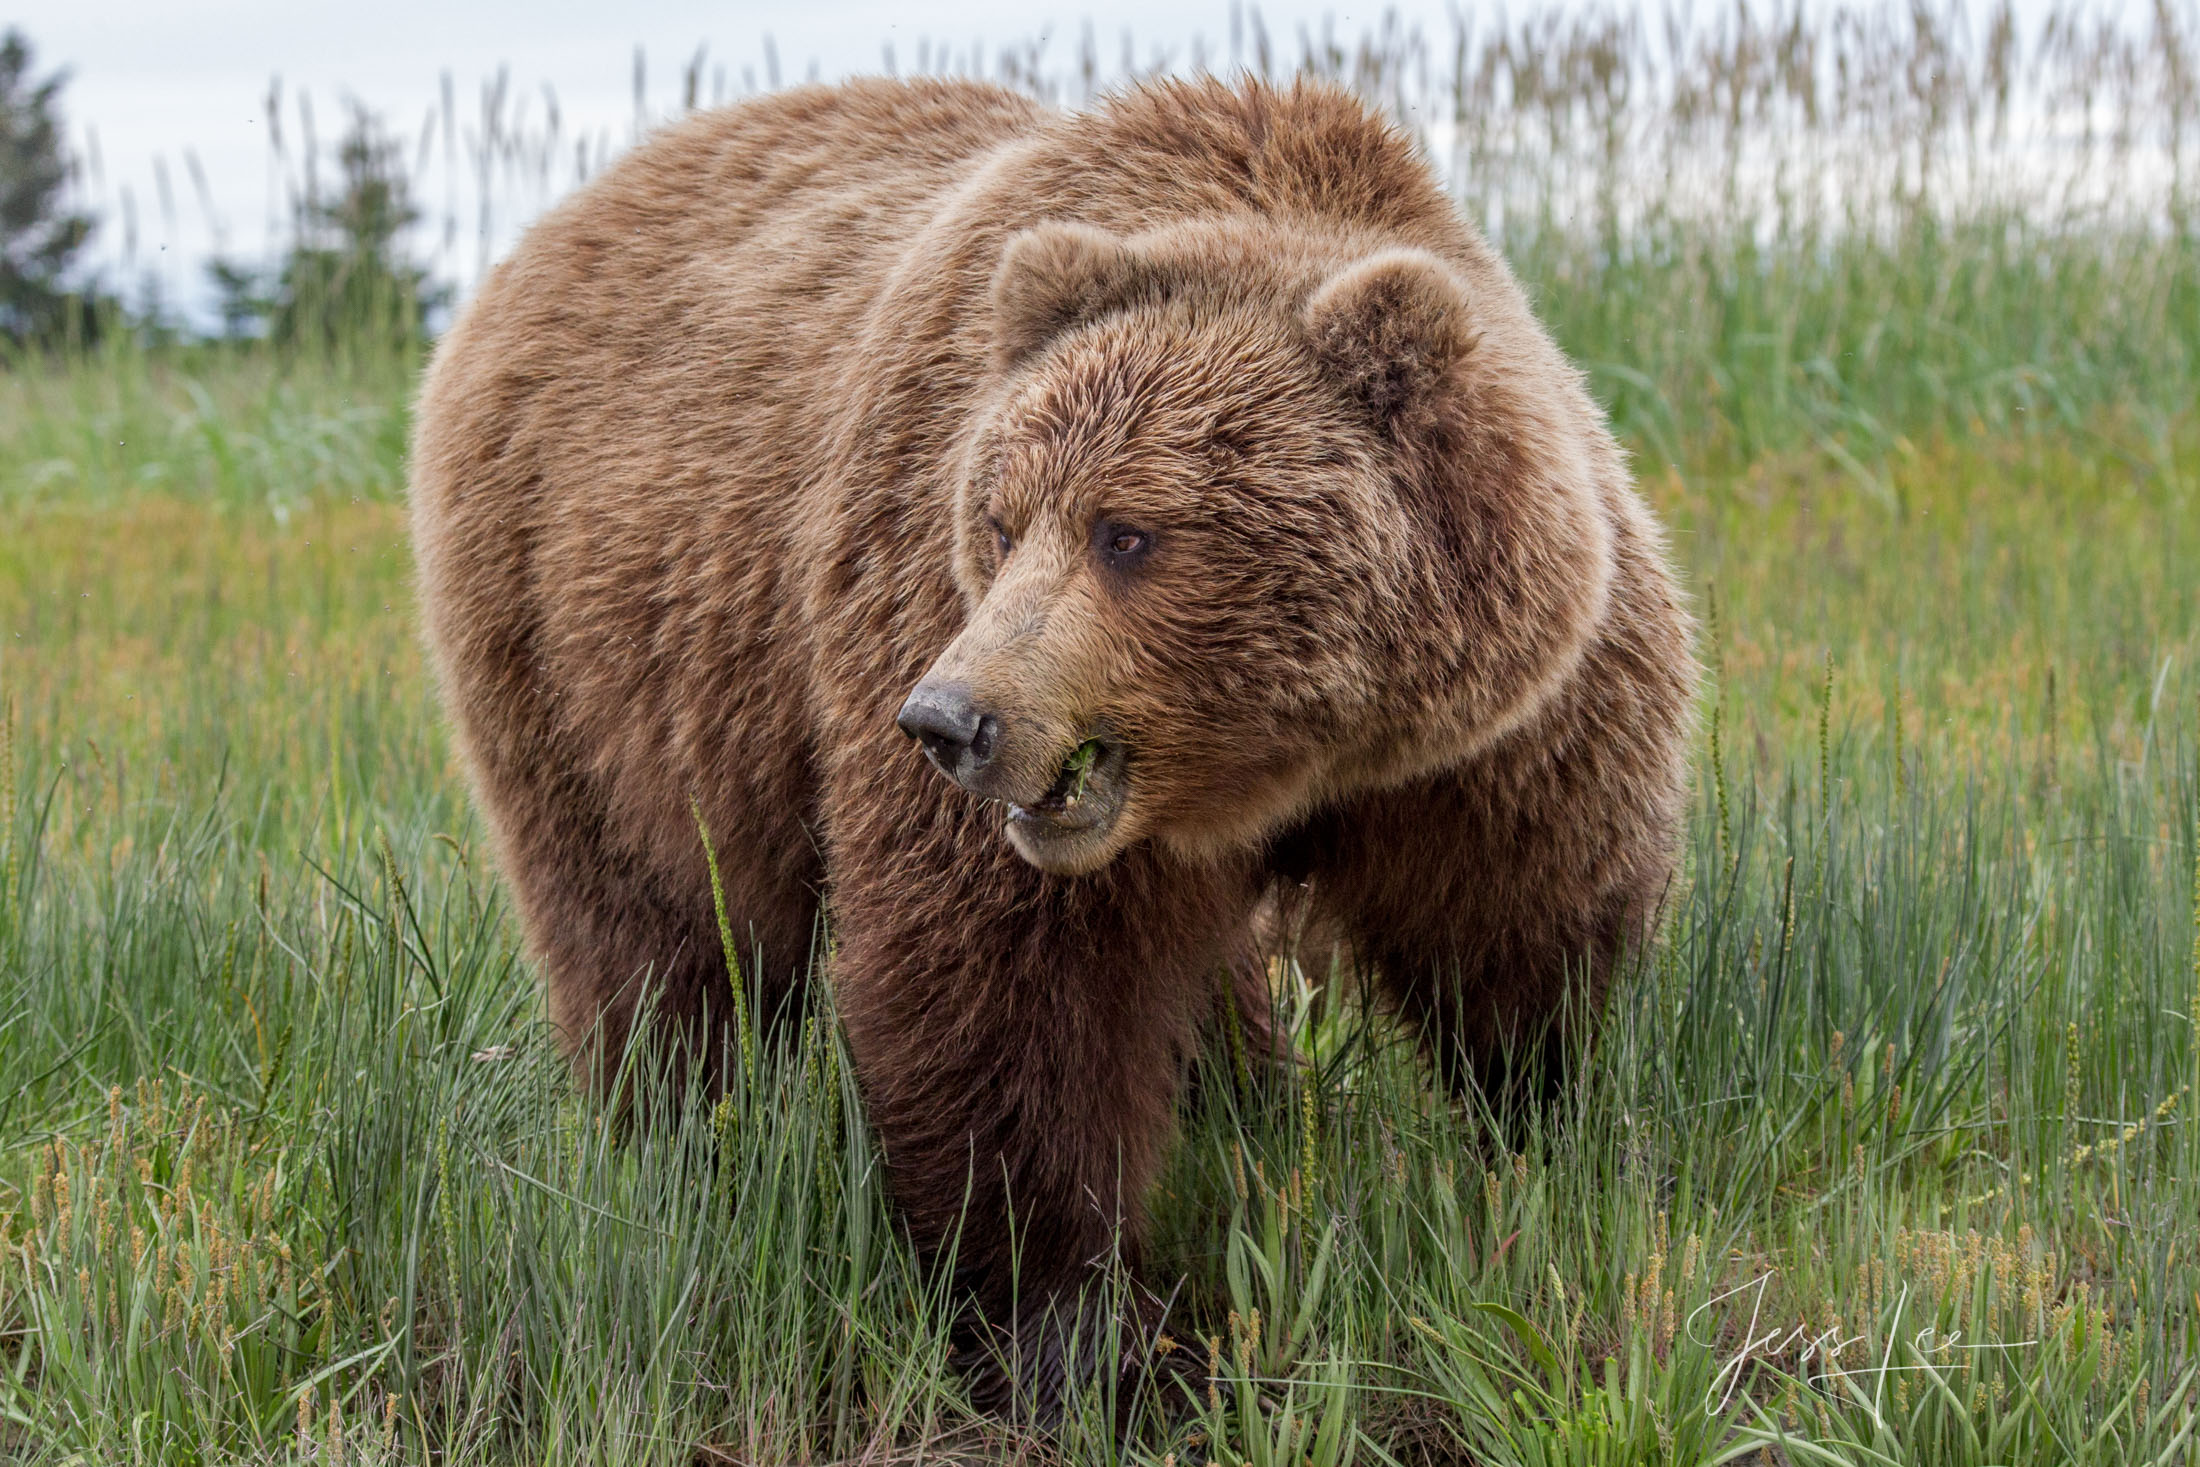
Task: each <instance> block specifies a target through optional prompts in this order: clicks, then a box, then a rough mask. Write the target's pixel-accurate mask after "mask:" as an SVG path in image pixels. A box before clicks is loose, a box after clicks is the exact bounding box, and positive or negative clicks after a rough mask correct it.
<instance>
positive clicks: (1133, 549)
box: [1094, 525, 1153, 565]
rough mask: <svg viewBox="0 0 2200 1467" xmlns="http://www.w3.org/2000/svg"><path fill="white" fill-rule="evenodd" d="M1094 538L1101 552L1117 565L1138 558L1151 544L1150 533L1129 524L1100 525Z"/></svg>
mask: <svg viewBox="0 0 2200 1467" xmlns="http://www.w3.org/2000/svg"><path fill="white" fill-rule="evenodd" d="M1094 538H1095V539H1097V540H1098V541H1099V542H1100V550H1101V553H1102V554H1103V555H1105V556H1106V557H1107V558H1108V559H1109V560H1111V561H1114V562H1115V563H1117V564H1118V565H1120V564H1124V563H1127V562H1129V561H1133V560H1136V559H1138V558H1139V557H1140V556H1142V555H1144V554H1145V553H1146V551H1147V550H1148V549H1150V548H1151V547H1152V545H1153V537H1152V536H1151V535H1149V534H1147V533H1146V532H1145V531H1144V530H1140V529H1135V528H1133V527H1132V526H1130V525H1102V526H1100V532H1099V534H1098V535H1096V536H1095V537H1094Z"/></svg>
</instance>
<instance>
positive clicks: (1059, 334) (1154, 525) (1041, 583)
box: [900, 220, 1622, 873]
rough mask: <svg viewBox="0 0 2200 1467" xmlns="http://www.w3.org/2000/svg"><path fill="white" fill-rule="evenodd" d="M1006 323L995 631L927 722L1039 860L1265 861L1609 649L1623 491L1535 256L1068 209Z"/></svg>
mask: <svg viewBox="0 0 2200 1467" xmlns="http://www.w3.org/2000/svg"><path fill="white" fill-rule="evenodd" d="M1493 271H1494V273H1491V272H1493ZM991 313H992V315H991V320H990V323H989V330H990V332H991V339H992V354H993V361H992V368H993V374H992V378H991V383H990V388H989V391H988V392H987V394H986V395H985V398H984V400H983V405H982V408H981V410H980V411H978V412H977V413H976V414H975V415H974V417H973V419H972V421H971V422H970V424H969V426H968V429H967V431H966V432H965V433H964V434H963V436H962V439H961V441H960V443H959V444H958V445H956V453H957V458H956V473H957V475H958V489H957V493H956V506H955V513H956V526H955V541H956V552H955V574H956V578H957V581H958V583H959V584H960V586H961V589H962V592H963V595H964V599H965V603H966V607H967V611H968V618H967V622H966V624H965V626H964V628H963V630H962V632H961V634H960V635H958V636H957V637H956V638H955V639H954V641H953V642H952V643H951V644H950V645H949V646H948V647H947V648H946V649H945V650H944V651H943V652H941V653H940V655H939V657H938V659H937V661H936V662H935V663H934V664H933V666H932V668H931V669H930V671H929V672H927V673H926V675H925V677H924V679H923V681H922V682H921V683H920V684H919V685H918V686H917V688H916V689H915V691H914V692H912V693H911V694H910V695H909V698H908V701H907V702H906V704H905V705H904V707H903V709H902V713H901V718H900V722H901V726H902V727H903V728H904V729H905V730H906V731H908V732H909V733H910V734H911V735H912V736H913V737H916V738H918V739H919V740H920V741H921V742H922V743H923V744H924V745H925V747H926V750H927V752H928V753H929V754H930V755H931V757H932V759H933V762H934V763H936V764H937V765H938V766H939V767H940V768H941V770H942V771H944V772H945V773H946V774H947V775H948V776H949V777H950V778H952V779H954V780H955V781H956V782H957V783H958V784H960V785H962V786H964V787H965V788H966V789H968V790H969V791H971V792H972V793H973V794H976V795H978V796H980V797H983V798H986V799H989V800H993V801H997V802H998V803H999V804H1000V805H1001V806H1002V807H1003V808H1004V809H1005V811H1006V817H1007V835H1008V838H1009V840H1010V841H1011V842H1013V843H1014V845H1015V848H1016V849H1017V851H1018V852H1019V853H1021V854H1022V855H1023V857H1024V858H1025V859H1026V860H1028V861H1030V862H1031V863H1032V864H1034V865H1036V866H1038V867H1040V868H1042V869H1044V870H1048V871H1053V872H1059V873H1080V872H1088V871H1092V870H1095V869H1097V868H1098V867H1100V866H1102V865H1104V864H1106V863H1107V862H1108V861H1109V860H1111V859H1112V858H1113V857H1114V856H1115V855H1116V854H1117V853H1118V852H1120V851H1122V850H1123V849H1124V848H1125V847H1126V846H1128V845H1129V844H1131V843H1132V842H1134V841H1138V840H1141V839H1154V840H1159V841H1162V842H1166V843H1168V844H1169V845H1171V846H1173V847H1175V848H1177V849H1178V850H1180V851H1182V852H1184V853H1186V854H1189V855H1193V856H1200V855H1213V854H1216V853H1218V852H1221V851H1224V850H1228V849H1233V848H1243V847H1245V846H1248V845H1250V844H1253V843H1257V842H1259V841H1261V840H1263V839H1265V838H1267V837H1269V836H1270V835H1272V834H1274V833H1275V832H1276V831H1278V830H1279V829H1280V828H1282V827H1283V826H1285V825H1286V824H1288V823H1289V822H1290V821H1291V820H1293V819H1294V818H1296V817H1299V816H1301V815H1304V814H1306V813H1307V812H1309V811H1311V810H1313V809H1314V808H1316V807H1318V806H1319V805H1320V804H1321V803H1322V802H1323V801H1325V800H1328V799H1334V798H1337V797H1340V796H1343V795H1346V794H1349V793H1352V792H1354V791H1357V790H1364V789H1370V788H1377V787H1381V786H1384V785H1395V784H1398V783H1401V782H1403V781H1405V780H1409V779H1411V778H1413V777H1415V776H1417V775H1420V774H1425V773H1427V772H1428V771H1430V770H1432V769H1435V768H1438V767H1441V766H1444V765H1446V764H1448V763H1454V762H1457V761H1459V760H1461V759H1463V758H1466V757H1469V756H1470V755H1471V754H1472V753H1473V752H1474V751H1475V750H1476V749H1477V748H1479V747H1481V746H1483V745H1485V744H1487V743H1488V742H1489V741H1490V740H1492V739H1495V738H1497V737H1499V736H1501V735H1502V734H1504V733H1505V732H1506V731H1507V730H1508V729H1511V728H1514V727H1517V726H1518V725H1519V724H1520V723H1521V722H1523V721H1524V720H1525V719H1527V718H1529V717H1531V716H1532V715H1533V714H1534V712H1535V711H1536V709H1537V708H1538V707H1540V706H1541V704H1542V702H1543V700H1545V699H1546V698H1547V697H1548V696H1549V695H1550V693H1551V692H1552V690H1553V689H1554V688H1556V687H1557V686H1558V685H1560V684H1562V683H1563V682H1564V681H1565V679H1566V677H1567V675H1568V674H1569V673H1570V672H1571V671H1572V669H1573V667H1574V666H1575V665H1576V664H1577V663H1578V661H1579V659H1580V656H1581V653H1582V651H1583V648H1584V647H1585V645H1586V642H1587V639H1588V637H1589V636H1590V634H1591V632H1592V630H1593V628H1594V626H1595V624H1596V623H1597V622H1598V620H1599V619H1600V618H1601V617H1602V615H1603V611H1604V603H1605V599H1606V590H1607V586H1608V583H1609V581H1610V579H1611V557H1612V543H1611V542H1612V536H1611V528H1610V522H1609V519H1608V514H1609V511H1608V510H1607V509H1606V508H1605V506H1604V504H1603V500H1602V496H1603V494H1604V493H1605V492H1606V490H1607V488H1608V486H1609V483H1610V481H1611V479H1612V478H1613V476H1615V475H1617V474H1619V473H1621V472H1622V471H1621V469H1620V467H1619V460H1618V457H1617V453H1616V450H1614V449H1613V448H1612V447H1611V443H1610V439H1609V437H1608V435H1607V434H1606V432H1605V429H1604V426H1603V421H1602V417H1601V415H1600V414H1599V413H1598V412H1597V411H1596V409H1595V408H1594V407H1593V405H1592V404H1591V403H1590V401H1589V399H1588V397H1587V396H1586V394H1585V393H1583V392H1582V390H1581V388H1580V384H1579V382H1578V379H1577V377H1576V375H1575V374H1574V373H1573V372H1572V371H1571V369H1569V368H1567V367H1566V366H1565V364H1564V362H1563V360H1562V359H1561V358H1560V357H1559V356H1558V354H1557V352H1556V351H1555V349H1554V348H1552V347H1551V345H1550V343H1549V341H1548V340H1547V338H1545V337H1544V335H1543V334H1542V332H1541V330H1540V328H1538V327H1537V326H1536V325H1535V324H1534V322H1533V321H1532V319H1531V318H1530V317H1529V316H1528V313H1527V310H1526V307H1525V305H1524V304H1523V303H1522V302H1521V300H1520V297H1519V295H1518V291H1517V288H1516V287H1514V286H1513V285H1512V283H1511V281H1510V279H1509V277H1507V276H1505V275H1504V274H1503V271H1502V267H1501V266H1495V265H1494V263H1491V264H1488V265H1485V266H1484V267H1482V273H1481V275H1480V276H1477V277H1472V278H1470V272H1469V271H1468V270H1466V269H1462V268H1460V267H1458V266H1455V265H1454V264H1452V263H1449V262H1447V261H1446V260H1445V259H1443V258H1441V257H1439V256H1438V255H1436V254H1434V253H1431V252H1428V251H1425V250H1421V249H1417V248H1402V247H1396V246H1386V245H1381V244H1372V245H1371V244H1369V243H1367V242H1364V241H1354V240H1352V239H1350V238H1348V237H1338V236H1331V235H1321V234H1316V233H1312V232H1310V231H1308V230H1307V229H1305V228H1303V227H1284V226H1279V225H1276V224H1272V223H1266V222H1262V221H1258V220H1241V221H1236V222H1231V221H1225V220H1209V221H1203V222H1198V223H1192V224H1184V225H1178V226H1172V227H1171V228H1168V229H1164V230H1160V231H1155V232H1152V233H1147V234H1140V235H1130V236H1119V235H1115V234H1111V233H1108V232H1105V231H1103V230H1100V229H1096V228H1093V227H1090V226H1087V225H1083V224H1073V223H1053V224H1046V225H1042V226H1040V227H1038V228H1034V229H1030V230H1027V231H1025V232H1023V233H1021V234H1018V235H1016V236H1014V237H1012V238H1011V239H1010V240H1009V241H1008V243H1007V245H1006V247H1005V248H1004V250H1003V252H1002V256H1001V259H1000V263H999V266H998V269H997V271H996V273H995V275H994V279H993V286H992V292H991Z"/></svg>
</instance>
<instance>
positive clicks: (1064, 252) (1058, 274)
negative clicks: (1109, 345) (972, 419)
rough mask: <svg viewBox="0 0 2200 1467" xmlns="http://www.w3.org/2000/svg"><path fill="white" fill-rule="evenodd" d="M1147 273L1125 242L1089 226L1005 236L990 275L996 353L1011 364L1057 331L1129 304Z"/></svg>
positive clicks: (1043, 227)
mask: <svg viewBox="0 0 2200 1467" xmlns="http://www.w3.org/2000/svg"><path fill="white" fill-rule="evenodd" d="M1149 275H1150V272H1149V270H1148V269H1147V263H1146V261H1145V260H1144V259H1143V258H1142V257H1141V256H1140V255H1139V253H1138V252H1137V251H1136V250H1134V249H1133V248H1131V246H1130V245H1129V244H1128V243H1126V242H1125V241H1123V240H1122V239H1119V238H1117V237H1116V236H1115V235H1112V234H1110V233H1108V232H1107V231H1106V230H1104V229H1095V228H1093V227H1092V226H1091V225H1089V224H1070V223H1061V222H1058V223H1051V224H1041V225H1039V226H1038V227H1036V228H1034V229H1027V230H1025V231H1023V233H1021V234H1017V235H1013V236H1011V237H1010V239H1009V241H1008V244H1007V245H1006V246H1005V247H1004V248H1003V249H1002V250H1001V263H1000V266H999V268H997V269H996V270H995V271H994V272H993V347H994V355H995V357H996V358H997V360H998V361H999V363H1000V364H1001V365H1002V366H1004V367H1011V366H1014V365H1015V364H1016V363H1018V362H1020V361H1022V360H1023V359H1024V358H1026V357H1028V356H1030V355H1031V354H1032V353H1033V352H1035V351H1037V350H1039V349H1040V348H1041V347H1043V346H1045V345H1046V344H1047V343H1048V342H1050V341H1052V340H1053V339H1054V338H1055V337H1057V336H1060V335H1061V334H1062V333H1063V332H1065V331H1068V330H1070V329H1071V328H1073V327H1076V326H1080V325H1083V324H1084V323H1085V322H1087V321H1092V320H1097V319H1098V318H1099V317H1101V316H1104V315H1106V314H1107V313H1108V312H1109V311H1112V310H1115V309H1117V308H1119V307H1121V306H1123V305H1125V304H1127V303H1128V302H1129V301H1130V300H1131V299H1132V298H1134V297H1135V296H1137V295H1138V294H1139V293H1141V292H1142V291H1143V290H1144V289H1145V288H1146V287H1147V286H1148V284H1149V283H1150V280H1149Z"/></svg>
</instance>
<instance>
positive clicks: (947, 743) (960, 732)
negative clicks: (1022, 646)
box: [894, 678, 1000, 785]
mask: <svg viewBox="0 0 2200 1467" xmlns="http://www.w3.org/2000/svg"><path fill="white" fill-rule="evenodd" d="M894 723H895V725H896V726H897V727H899V728H900V729H901V731H902V732H903V733H905V734H907V735H909V737H911V738H913V739H915V740H916V741H917V742H918V743H920V744H922V745H924V752H925V756H926V757H927V758H929V759H930V760H931V761H932V763H933V764H934V765H935V766H936V767H937V768H938V769H939V771H940V773H942V774H944V775H946V776H947V777H948V778H949V779H952V780H953V781H955V783H957V784H965V785H966V784H968V783H969V782H970V780H971V779H972V778H973V777H974V776H976V774H977V773H978V771H979V770H981V769H983V768H985V766H986V764H987V762H988V761H990V760H991V759H992V757H993V749H994V745H995V743H996V742H997V736H998V734H999V731H1000V721H999V720H998V719H996V718H995V717H994V716H993V715H992V714H991V713H988V712H986V711H985V710H984V709H982V708H980V707H979V706H978V704H977V700H976V699H975V698H973V697H972V696H971V694H970V688H969V686H968V685H967V684H965V683H942V682H933V681H932V680H931V679H929V678H927V679H926V680H925V681H923V682H921V683H918V684H917V687H916V691H915V692H913V693H911V694H910V695H909V698H908V701H907V702H905V703H903V704H902V705H901V712H900V714H898V715H897V716H896V717H895V719H894Z"/></svg>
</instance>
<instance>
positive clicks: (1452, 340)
mask: <svg viewBox="0 0 2200 1467" xmlns="http://www.w3.org/2000/svg"><path fill="white" fill-rule="evenodd" d="M1301 320H1302V323H1303V325H1304V327H1305V330H1306V335H1307V339H1308V341H1309V342H1310V343H1311V344H1312V345H1313V348H1314V355H1315V356H1316V357H1317V358H1318V359H1319V360H1320V362H1321V364H1322V367H1323V369H1324V370H1325V371H1326V372H1328V374H1329V375H1330V376H1331V377H1332V378H1334V379H1335V380H1336V382H1337V383H1338V385H1339V386H1341V387H1343V388H1344V389H1345V391H1346V392H1347V393H1349V394H1350V395H1351V396H1352V397H1353V398H1355V399H1357V400H1358V401H1359V402H1360V403H1361V404H1362V405H1363V406H1364V407H1365V408H1366V409H1367V410H1368V412H1369V414H1370V415H1371V416H1372V417H1373V418H1374V419H1375V421H1376V423H1377V424H1378V425H1379V426H1381V427H1383V428H1385V429H1391V428H1394V427H1396V426H1397V425H1398V421H1399V419H1400V417H1401V416H1402V415H1405V414H1408V413H1410V412H1411V411H1412V410H1413V409H1414V408H1416V407H1418V406H1421V405H1423V404H1425V403H1426V402H1427V401H1428V400H1429V399H1430V398H1431V396H1432V394H1433V393H1434V392H1435V390H1436V389H1437V387H1438V386H1439V385H1440V384H1441V383H1442V381H1443V380H1444V378H1445V377H1446V376H1447V375H1448V374H1449V373H1450V371H1451V369H1452V368H1453V367H1454V366H1455V365H1457V364H1458V363H1459V362H1460V361H1462V360H1464V359H1465V357H1466V356H1467V354H1468V353H1469V352H1471V351H1472V350H1473V349H1474V332H1473V330H1472V329H1471V327H1470V325H1469V323H1468V319H1467V293H1466V287H1465V285H1464V284H1463V283H1462V282H1461V281H1460V279H1459V277H1458V275H1457V274H1456V273H1455V272H1454V271H1453V270H1452V269H1451V268H1450V267H1449V266H1447V265H1446V264H1444V262H1443V261H1442V260H1439V259H1437V258H1436V256H1434V255H1432V254H1430V253H1429V252H1428V251H1426V250H1417V249H1389V250H1383V251H1381V252H1380V253H1378V254H1373V255H1369V256H1368V257H1367V258H1366V259H1364V260H1359V261H1355V262H1354V263H1353V264H1351V265H1348V266H1346V267H1345V268H1344V269H1342V270H1340V271H1338V272H1337V273H1336V274H1335V275H1332V276H1331V277H1329V279H1328V280H1326V281H1324V282H1323V283H1322V285H1321V286H1320V288H1319V289H1317V290H1316V291H1315V292H1314V294H1313V296H1312V297H1311V298H1310V299H1308V301H1307V303H1306V308H1305V311H1304V313H1303V315H1302V317H1301Z"/></svg>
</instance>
